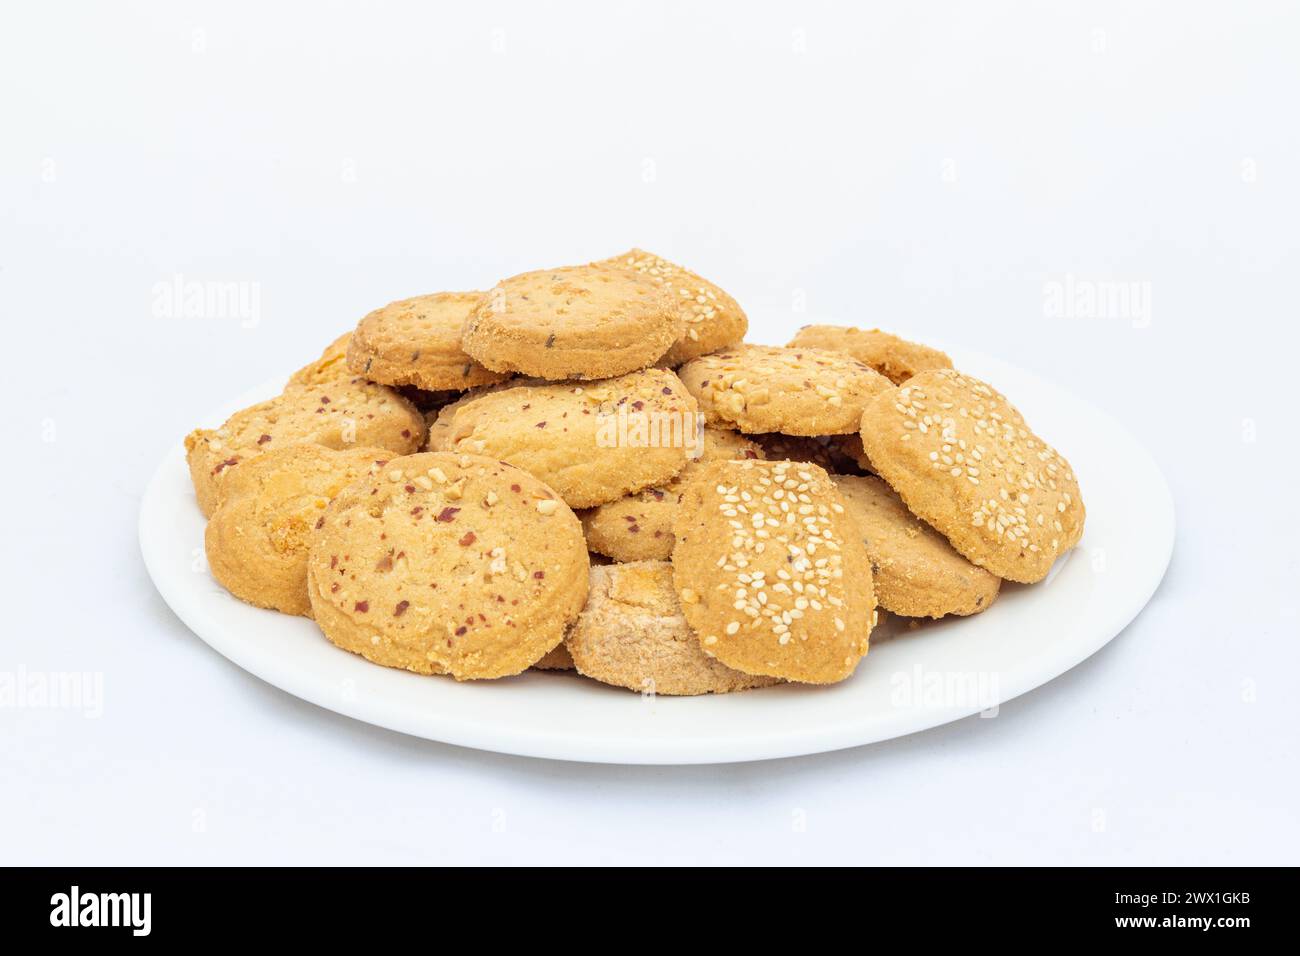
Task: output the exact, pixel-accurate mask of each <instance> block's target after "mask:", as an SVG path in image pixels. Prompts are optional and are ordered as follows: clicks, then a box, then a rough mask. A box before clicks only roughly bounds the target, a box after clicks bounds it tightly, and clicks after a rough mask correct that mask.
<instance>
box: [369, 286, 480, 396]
mask: <svg viewBox="0 0 1300 956" xmlns="http://www.w3.org/2000/svg"><path fill="white" fill-rule="evenodd" d="M482 299H483V293H482V292H438V293H435V294H433V295H417V296H415V297H414V298H411V299H399V300H398V301H397V302H390V303H389V304H388V305H386V306H384V307H383V308H382V309H375V311H373V312H371V313H370V314H369V315H367V316H366V317H365V318H363V319H362V320H361V321H360V322H358V323H357V328H356V331H355V332H353V333H352V342H351V344H350V345H349V346H348V356H347V358H348V368H350V369H351V370H352V371H353V372H354V373H355V374H357V375H364V376H365V377H366V378H368V379H370V380H371V381H372V382H380V383H382V384H384V385H414V386H415V387H416V388H422V389H425V390H427V391H441V390H444V389H455V390H457V391H464V390H466V389H469V388H473V387H474V386H476V385H490V384H491V383H493V382H499V381H501V380H502V379H503V378H505V375H504V374H503V373H501V372H493V371H490V370H488V369H486V368H484V367H483V366H482V365H480V364H479V363H478V362H476V361H474V360H473V359H472V358H470V357H469V356H468V355H466V354H465V352H464V350H463V349H462V348H461V347H460V337H461V332H462V331H463V330H464V328H465V320H466V319H467V318H469V314H470V312H471V311H472V310H473V309H474V306H476V305H478V303H479V302H480V301H482Z"/></svg>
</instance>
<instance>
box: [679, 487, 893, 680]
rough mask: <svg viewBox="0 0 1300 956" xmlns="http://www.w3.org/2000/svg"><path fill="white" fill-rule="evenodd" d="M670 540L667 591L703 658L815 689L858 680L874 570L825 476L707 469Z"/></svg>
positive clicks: (868, 630) (871, 608) (691, 489)
mask: <svg viewBox="0 0 1300 956" xmlns="http://www.w3.org/2000/svg"><path fill="white" fill-rule="evenodd" d="M673 530H674V534H675V536H676V544H675V546H674V547H673V583H674V585H675V587H676V588H677V594H678V597H679V599H680V600H681V603H682V610H683V612H684V613H685V615H686V620H687V621H689V622H690V625H691V628H692V629H693V630H694V632H695V634H696V635H697V637H698V638H699V640H700V644H701V646H702V647H703V649H704V652H705V653H706V654H710V655H713V656H715V657H717V659H718V660H720V661H722V663H724V664H726V665H727V666H728V667H732V668H735V669H736V670H740V671H744V672H745V673H747V674H763V675H767V676H770V677H783V678H785V679H787V680H793V681H802V682H805V683H811V684H829V683H833V682H835V681H840V680H843V679H844V678H846V677H848V676H849V675H850V674H852V673H853V670H854V668H855V667H856V666H857V663H858V661H859V660H860V659H861V658H862V656H863V655H864V654H866V653H867V645H868V640H869V638H870V635H871V626H872V620H873V615H874V612H875V606H876V602H875V598H874V596H873V591H872V586H871V565H870V561H869V560H868V558H867V551H866V546H865V545H864V544H863V542H862V538H861V535H860V534H859V531H858V527H857V525H856V523H855V522H854V521H853V519H852V518H851V517H849V516H848V514H847V512H846V509H845V506H844V501H843V498H842V497H841V496H840V493H839V492H838V491H836V490H835V486H834V485H833V484H832V483H831V479H830V476H829V475H827V474H826V472H825V471H824V470H822V469H821V468H818V467H817V466H816V465H811V464H806V463H802V462H788V461H779V462H771V461H739V462H714V463H713V464H710V465H706V466H705V467H704V468H702V469H701V470H700V472H699V473H698V474H697V475H696V476H695V477H694V478H692V479H691V482H690V484H689V485H687V487H686V492H685V494H684V495H683V497H682V504H681V511H680V513H679V514H678V517H677V522H676V524H675V525H674V529H673Z"/></svg>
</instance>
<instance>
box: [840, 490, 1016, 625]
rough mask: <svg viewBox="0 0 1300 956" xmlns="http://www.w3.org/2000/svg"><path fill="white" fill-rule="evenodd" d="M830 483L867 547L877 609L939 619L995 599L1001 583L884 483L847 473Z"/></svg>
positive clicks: (970, 610) (979, 607)
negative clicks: (878, 606)
mask: <svg viewBox="0 0 1300 956" xmlns="http://www.w3.org/2000/svg"><path fill="white" fill-rule="evenodd" d="M834 481H835V487H836V488H838V489H839V491H840V494H841V495H843V496H844V506H845V508H847V509H848V513H849V515H850V516H852V518H853V519H854V520H855V521H856V522H857V523H858V529H859V530H860V531H861V533H862V538H863V541H864V542H865V543H866V546H867V556H868V557H869V558H870V559H871V580H872V582H873V584H874V585H875V589H876V601H877V602H879V604H880V606H881V607H883V608H885V609H886V610H889V611H893V612H894V613H895V614H902V615H905V616H907V617H943V616H944V615H947V614H977V613H979V612H980V611H983V610H985V609H986V608H987V607H988V606H989V605H990V604H992V603H993V602H994V600H996V599H997V596H998V588H999V587H1000V586H1001V584H1002V581H1001V579H999V578H997V577H995V576H994V575H992V574H990V573H989V572H988V571H985V570H984V569H983V568H977V567H975V565H973V564H971V563H970V562H969V561H967V560H966V559H965V558H963V557H962V556H961V555H960V554H958V553H957V552H956V551H954V550H953V548H952V545H950V544H949V543H948V539H947V538H945V537H944V536H943V535H941V534H939V532H937V531H935V530H934V529H933V528H931V527H930V526H929V525H927V524H925V523H924V522H923V521H921V520H920V519H918V518H917V517H916V516H915V515H914V514H912V513H911V512H910V511H908V510H907V505H905V504H903V499H902V498H900V497H898V495H897V494H896V493H895V492H894V490H893V489H892V488H890V487H889V485H887V484H885V483H884V482H883V481H881V480H880V479H879V478H876V477H855V476H851V475H844V476H840V477H836V478H835V479H834Z"/></svg>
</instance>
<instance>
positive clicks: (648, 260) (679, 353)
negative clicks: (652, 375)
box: [596, 249, 749, 368]
mask: <svg viewBox="0 0 1300 956" xmlns="http://www.w3.org/2000/svg"><path fill="white" fill-rule="evenodd" d="M596 264H597V265H602V266H609V267H611V268H616V269H627V270H630V271H632V272H636V273H639V274H640V275H644V276H649V277H650V278H652V279H654V280H655V281H656V282H658V283H660V284H661V285H663V286H664V288H666V289H667V290H668V291H669V292H670V293H671V294H672V295H673V297H674V300H675V301H676V302H677V305H678V308H679V309H680V310H681V313H682V319H683V321H684V322H685V330H684V331H683V332H682V335H681V338H679V339H678V340H677V341H676V342H674V343H673V344H672V347H671V348H669V349H668V351H667V353H665V354H664V355H663V356H662V357H660V359H659V364H660V365H665V366H668V367H670V368H675V367H676V366H678V365H681V364H682V363H683V362H689V361H690V360H691V359H693V358H698V357H699V356H701V355H707V354H709V353H710V352H716V351H717V350H718V349H721V348H726V347H727V346H729V345H735V344H737V343H739V342H740V341H742V340H743V339H744V338H745V332H746V331H747V330H748V329H749V319H748V318H747V317H746V315H745V312H744V310H743V309H741V307H740V304H739V303H738V302H736V300H735V299H733V298H732V297H731V296H729V295H727V293H725V292H723V291H722V290H721V289H719V288H718V287H717V286H716V285H714V284H713V283H712V282H709V281H708V280H707V279H703V278H701V277H700V276H698V275H696V274H695V273H694V272H691V271H690V270H689V269H686V268H683V267H682V266H679V265H677V264H676V263H673V262H669V261H668V260H667V259H660V258H659V257H658V256H656V255H654V254H652V253H649V252H646V251H644V250H642V249H632V250H631V251H629V252H625V253H624V254H623V255H621V256H614V257H613V258H612V259H605V260H604V261H602V262H598V263H596Z"/></svg>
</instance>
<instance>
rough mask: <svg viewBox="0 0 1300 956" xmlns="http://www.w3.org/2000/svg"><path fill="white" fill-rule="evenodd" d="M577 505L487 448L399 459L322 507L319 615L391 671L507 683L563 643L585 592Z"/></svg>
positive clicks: (316, 589) (344, 640)
mask: <svg viewBox="0 0 1300 956" xmlns="http://www.w3.org/2000/svg"><path fill="white" fill-rule="evenodd" d="M587 567H588V565H587V548H586V545H585V544H584V543H583V540H582V528H581V527H580V526H579V524H578V519H577V518H576V517H574V514H573V512H572V511H570V510H569V509H568V507H567V506H566V505H565V504H564V503H563V502H562V501H560V500H559V499H558V498H557V497H556V496H555V493H554V492H553V491H552V490H551V489H550V488H548V487H547V486H546V485H544V484H543V483H542V482H540V481H538V480H537V479H536V478H534V477H533V476H532V475H529V474H528V473H527V472H524V471H522V470H520V469H518V468H515V467H513V466H511V465H507V464H505V463H504V462H499V461H494V460H492V459H489V458H482V457H479V456H476V455H453V454H440V453H424V454H419V455H410V456H408V457H405V458H394V459H393V460H392V461H390V462H389V463H388V465H387V466H386V467H385V468H384V469H383V471H382V473H381V474H380V475H378V476H377V477H376V478H374V479H372V480H369V481H363V482H360V483H358V484H355V485H352V486H350V487H348V488H347V489H345V490H344V491H343V492H342V493H341V494H340V495H338V497H336V498H335V499H334V500H333V501H332V502H331V503H330V505H329V507H328V508H326V509H325V513H324V520H323V522H322V523H321V526H320V527H319V528H317V529H316V530H315V531H313V534H312V541H311V550H310V553H309V555H308V561H307V568H308V593H309V595H310V597H311V606H312V611H313V615H314V617H315V618H316V622H317V623H318V624H319V625H320V627H321V630H322V631H324V632H325V636H326V637H327V638H329V639H330V640H331V641H332V642H334V643H335V644H337V645H338V646H339V647H342V648H344V649H345V650H349V651H353V652H354V653H357V654H360V655H362V656H363V657H365V658H367V659H368V660H371V661H374V662H375V663H377V664H383V665H385V666H387V667H400V668H403V669H405V670H410V671H415V672H416V673H420V674H439V673H450V674H451V675H452V676H454V677H456V678H457V679H458V680H468V679H476V678H493V677H505V676H508V675H510V674H517V673H519V672H520V671H522V670H524V669H526V668H527V667H528V666H529V665H531V664H534V663H536V662H537V661H538V660H540V659H541V658H542V656H543V655H545V654H546V653H547V652H548V651H550V650H552V649H553V648H554V647H555V646H556V645H557V644H559V643H560V641H561V639H562V638H563V637H564V632H565V630H566V629H567V628H568V626H569V624H570V623H571V622H572V621H573V619H574V618H575V617H576V616H577V615H578V612H579V611H581V610H582V606H583V603H584V602H585V600H586V596H587Z"/></svg>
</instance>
